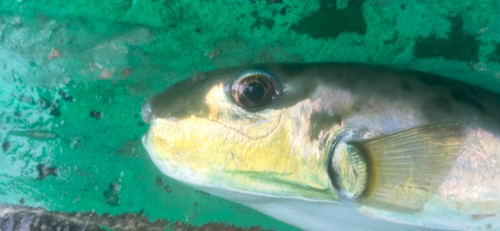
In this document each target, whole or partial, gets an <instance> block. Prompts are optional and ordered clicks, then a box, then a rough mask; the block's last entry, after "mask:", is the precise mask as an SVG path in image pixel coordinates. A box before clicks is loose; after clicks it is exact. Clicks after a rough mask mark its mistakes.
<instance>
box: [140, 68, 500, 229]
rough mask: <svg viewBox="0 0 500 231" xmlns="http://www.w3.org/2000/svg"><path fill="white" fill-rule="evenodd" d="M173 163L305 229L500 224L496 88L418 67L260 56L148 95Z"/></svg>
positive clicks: (167, 164)
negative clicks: (262, 60) (273, 60)
mask: <svg viewBox="0 0 500 231" xmlns="http://www.w3.org/2000/svg"><path fill="white" fill-rule="evenodd" d="M142 118H143V120H144V121H145V122H147V123H149V125H150V128H149V131H148V132H147V133H146V134H145V135H144V136H143V139H142V141H143V144H144V146H145V148H146V149H147V151H148V153H149V154H150V156H151V158H152V160H153V161H154V163H155V164H156V165H157V167H158V168H159V169H160V170H161V171H162V172H163V173H164V174H166V175H168V176H170V177H172V178H174V179H176V180H178V181H181V182H183V183H185V184H187V185H190V186H192V187H194V188H197V189H199V190H202V191H205V192H208V193H210V194H213V195H216V196H219V197H222V198H225V199H228V200H231V201H235V202H238V203H241V204H243V205H246V206H249V207H251V208H253V209H256V210H258V211H260V212H262V213H264V214H267V215H269V216H271V217H274V218H276V219H278V220H281V221H283V222H286V223H288V224H291V225H293V226H296V227H298V228H301V229H304V230H313V231H323V230H349V231H359V230H427V229H441V230H500V161H499V160H500V95H498V94H496V93H493V92H489V91H487V90H484V89H480V88H478V87H476V86H472V85H469V84H466V83H463V82H459V81H456V80H451V79H446V78H443V77H439V76H436V75H432V74H426V73H422V72H416V71H408V70H397V69H387V68H382V67H375V66H366V65H359V64H346V63H309V64H258V65H250V66H239V67H230V68H224V69H217V70H213V71H209V72H206V73H201V74H198V75H195V76H194V77H193V78H191V79H186V80H183V81H181V82H178V83H176V84H174V85H172V86H171V87H170V88H168V89H167V90H166V91H165V92H163V93H161V94H158V95H156V96H154V97H152V98H151V99H150V100H149V101H148V102H147V103H146V104H145V105H144V106H143V108H142Z"/></svg>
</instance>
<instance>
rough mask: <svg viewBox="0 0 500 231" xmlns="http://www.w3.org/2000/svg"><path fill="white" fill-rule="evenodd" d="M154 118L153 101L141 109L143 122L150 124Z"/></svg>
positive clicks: (149, 101)
mask: <svg viewBox="0 0 500 231" xmlns="http://www.w3.org/2000/svg"><path fill="white" fill-rule="evenodd" d="M152 116H153V113H152V110H151V100H148V102H146V104H144V106H142V108H141V117H142V121H144V122H145V123H147V124H149V123H150V122H151V119H152Z"/></svg>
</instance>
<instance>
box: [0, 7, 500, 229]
mask: <svg viewBox="0 0 500 231" xmlns="http://www.w3.org/2000/svg"><path fill="white" fill-rule="evenodd" d="M499 8H500V2H498V1H486V0H482V1H477V0H446V1H431V0H415V1H405V0H399V1H388V0H365V1H361V0H337V1H335V0H316V1H300V0H267V1H266V0H189V1H180V0H110V1H96V0H71V1H70V0H42V1H40V0H39V1H35V0H32V1H29V0H3V1H0V141H1V142H2V150H0V203H1V204H4V205H9V206H14V205H15V206H21V205H22V206H23V207H16V208H23V209H29V208H37V209H41V210H43V211H46V212H47V213H48V214H50V212H53V214H56V213H57V214H69V213H72V212H80V213H81V214H80V215H81V217H84V218H85V219H80V220H78V219H77V220H76V222H77V223H78V225H84V226H85V225H87V226H88V227H90V226H91V225H97V226H96V227H101V228H109V229H116V230H127V228H126V227H120V226H113V225H112V222H124V220H126V219H123V218H124V217H127V216H129V217H128V218H130V219H132V218H134V219H136V220H137V219H139V220H141V219H142V220H141V222H142V223H141V222H139V223H141V224H143V223H144V224H143V225H146V226H145V227H148V226H147V225H148V223H149V222H153V221H154V220H156V219H160V220H157V221H161V222H163V223H161V224H167V223H168V225H165V226H158V227H161V228H160V229H163V228H167V229H174V228H176V229H177V230H190V229H192V228H193V227H189V225H193V226H200V227H201V228H202V229H206V230H209V229H210V228H211V229H214V227H213V226H214V223H223V225H220V226H217V227H218V228H215V229H219V230H222V229H223V228H225V229H227V230H231V229H233V230H234V229H237V228H234V227H233V226H231V225H234V226H236V227H239V228H240V229H247V228H248V229H251V228H250V227H252V226H259V227H260V228H255V227H254V228H252V229H254V230H257V229H270V230H296V229H295V228H293V227H290V226H288V225H286V224H283V223H281V222H279V221H276V220H274V219H272V218H269V217H267V216H265V215H263V214H261V213H259V212H256V211H253V210H251V209H249V208H246V207H244V206H241V205H238V204H235V203H232V202H228V201H226V200H223V199H220V198H217V197H214V196H211V195H208V194H206V193H202V192H200V191H196V190H194V189H192V188H190V187H188V186H184V185H182V184H180V183H177V182H176V181H174V180H172V179H170V178H168V177H166V176H164V175H162V174H161V173H160V171H159V170H158V169H157V168H156V167H155V165H154V164H153V163H152V161H151V160H150V159H149V156H148V155H147V153H146V151H145V150H144V148H143V147H142V145H141V143H140V137H141V136H142V134H143V133H144V132H145V131H147V129H148V125H147V124H144V123H143V122H142V120H141V117H140V107H141V105H142V104H143V103H144V102H145V101H146V100H147V99H148V98H149V97H150V96H152V95H154V94H156V93H159V92H161V91H162V90H164V89H165V88H167V87H168V86H170V85H171V84H173V83H175V82H176V81H179V80H181V79H185V78H188V77H190V76H191V75H193V74H196V73H198V72H200V71H207V70H212V69H215V68H219V67H227V66H232V65H243V64H250V63H260V62H317V61H339V62H362V63H369V64H380V65H386V66H392V67H399V68H406V69H414V70H421V71H426V72H431V73H434V74H439V75H443V76H445V77H449V78H455V79H459V80H462V81H466V82H469V83H472V84H475V85H480V86H482V87H484V88H487V89H489V90H492V91H496V92H500V80H499V79H498V78H499V77H500V17H499V14H498V13H497V11H498V10H497V9H499ZM0 208H2V207H1V206H0ZM107 213H109V215H104V216H103V214H107ZM67 216H69V215H67ZM72 216H76V215H75V214H73V215H72ZM60 217H61V216H60ZM90 217H93V218H92V219H90ZM103 217H105V218H106V219H108V218H107V217H115V218H116V220H114V221H109V219H108V221H107V222H105V221H103V220H105V219H104V218H103ZM87 218H88V219H87ZM98 218H99V219H98ZM101 218H102V219H101ZM118 218H119V219H118ZM68 219H69V218H68ZM176 221H179V222H177V223H176ZM89 222H90V223H89ZM110 222H111V223H110ZM92 223H95V224H92ZM208 223H210V224H211V225H212V226H210V227H209V228H203V227H208V226H207V224H208ZM134 224H135V223H134ZM151 224H153V223H151ZM155 224H157V225H158V224H159V223H155ZM224 224H227V225H224ZM114 225H116V224H114ZM153 226H154V225H152V226H151V227H153ZM229 226H231V227H229ZM141 227H142V226H141ZM151 227H150V228H149V229H153V228H151ZM133 229H134V228H130V227H129V228H128V230H133ZM145 229H148V228H145Z"/></svg>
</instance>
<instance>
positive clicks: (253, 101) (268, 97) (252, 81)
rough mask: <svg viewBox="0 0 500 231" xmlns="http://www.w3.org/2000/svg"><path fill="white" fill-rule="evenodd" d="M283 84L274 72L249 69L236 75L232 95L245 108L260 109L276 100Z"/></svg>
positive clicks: (250, 109)
mask: <svg viewBox="0 0 500 231" xmlns="http://www.w3.org/2000/svg"><path fill="white" fill-rule="evenodd" d="M280 94H281V84H280V82H279V81H278V79H277V78H276V77H274V75H273V74H271V73H269V72H266V71H262V70H247V71H244V72H242V73H240V74H238V75H237V76H236V78H235V79H234V80H233V83H232V85H231V96H232V97H233V99H234V101H235V102H236V103H237V104H238V105H240V106H241V107H242V108H243V109H246V110H249V111H258V110H261V109H263V108H264V107H266V106H268V105H270V104H271V103H273V102H274V101H276V100H277V99H278V97H279V95H280Z"/></svg>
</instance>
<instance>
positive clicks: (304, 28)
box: [290, 0, 367, 40]
mask: <svg viewBox="0 0 500 231" xmlns="http://www.w3.org/2000/svg"><path fill="white" fill-rule="evenodd" d="M362 4H363V0H353V1H351V2H350V3H349V5H348V6H347V8H345V9H342V10H339V9H337V3H336V0H321V7H320V8H319V10H318V12H316V13H314V14H313V15H311V16H310V17H307V18H304V19H302V20H300V21H299V22H298V23H297V24H296V25H293V26H291V27H290V28H291V29H292V30H294V31H295V32H297V33H299V34H307V35H309V36H311V37H312V38H315V39H325V40H327V39H329V38H331V39H335V38H336V37H337V36H339V35H340V34H342V33H356V34H358V35H364V34H365V33H366V27H367V26H366V22H365V20H364V19H363V14H362V11H361V5H362Z"/></svg>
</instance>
